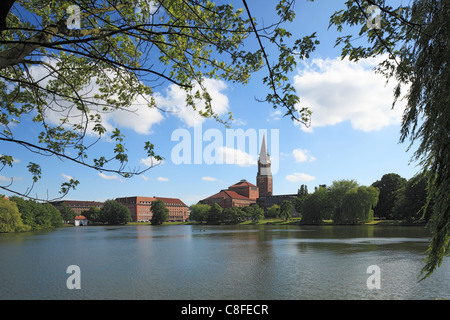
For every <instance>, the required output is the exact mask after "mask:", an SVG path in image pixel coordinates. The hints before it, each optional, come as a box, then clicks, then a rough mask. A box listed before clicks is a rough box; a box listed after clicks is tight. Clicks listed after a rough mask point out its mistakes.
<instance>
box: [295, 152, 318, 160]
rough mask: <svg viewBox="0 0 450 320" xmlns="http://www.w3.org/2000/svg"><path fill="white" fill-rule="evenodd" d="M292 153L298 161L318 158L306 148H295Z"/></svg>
mask: <svg viewBox="0 0 450 320" xmlns="http://www.w3.org/2000/svg"><path fill="white" fill-rule="evenodd" d="M292 155H293V156H294V159H295V161H296V162H306V161H307V162H312V161H314V160H316V158H315V157H313V156H312V155H310V154H309V151H308V150H306V149H305V150H302V149H294V151H292Z"/></svg>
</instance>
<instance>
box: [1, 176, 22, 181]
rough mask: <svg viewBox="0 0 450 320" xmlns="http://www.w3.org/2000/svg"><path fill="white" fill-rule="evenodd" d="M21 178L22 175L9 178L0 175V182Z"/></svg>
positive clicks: (19, 179)
mask: <svg viewBox="0 0 450 320" xmlns="http://www.w3.org/2000/svg"><path fill="white" fill-rule="evenodd" d="M21 180H23V178H22V177H10V178H8V177H5V176H1V175H0V181H2V182H11V181H21Z"/></svg>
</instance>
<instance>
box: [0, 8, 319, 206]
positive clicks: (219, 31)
mask: <svg viewBox="0 0 450 320" xmlns="http://www.w3.org/2000/svg"><path fill="white" fill-rule="evenodd" d="M293 2H294V1H293V0H290V1H286V0H280V1H279V2H277V3H274V8H273V10H274V12H276V14H277V23H275V24H272V25H270V26H267V27H264V26H263V27H258V26H257V25H256V21H255V19H254V18H253V17H252V14H251V7H250V6H248V5H247V3H246V1H245V0H244V1H242V3H241V4H242V7H241V8H236V7H234V6H233V5H232V4H221V5H216V4H215V3H214V2H211V1H206V0H201V1H197V0H195V1H194V0H186V1H178V0H164V1H163V0H153V1H146V0H140V1H138V0H97V1H90V0H62V1H52V0H44V1H42V0H39V1H37V0H33V1H24V0H5V1H2V3H1V9H2V10H0V11H1V15H0V94H1V97H2V101H1V113H0V126H1V128H0V129H1V131H0V143H1V144H2V145H17V146H21V147H23V148H26V149H28V150H29V151H31V152H34V153H37V154H39V155H44V156H55V157H58V158H60V159H63V160H69V161H72V162H75V163H77V164H79V165H82V166H87V167H89V168H92V169H93V170H98V171H101V172H114V173H117V174H119V175H121V176H122V177H126V178H127V177H131V176H133V175H135V174H139V173H143V172H145V171H146V170H148V169H149V168H150V167H151V166H150V167H147V168H144V169H139V168H138V169H131V168H129V167H128V166H127V163H128V160H129V159H128V154H127V147H126V139H125V137H124V135H123V133H122V132H121V131H120V128H110V127H108V126H107V125H105V123H104V122H103V121H102V120H103V118H104V116H105V114H108V113H111V112H116V111H118V110H125V111H129V112H133V111H134V109H133V107H132V106H133V103H135V102H136V101H137V100H139V102H140V103H141V104H145V105H147V106H148V108H160V107H159V106H158V105H157V103H156V100H155V98H154V94H155V92H154V87H159V86H161V85H162V84H167V83H168V84H174V85H176V86H178V87H179V88H182V89H184V90H185V91H186V94H187V95H186V97H187V98H186V107H188V108H193V109H194V110H196V111H197V112H198V113H199V114H200V115H201V116H204V117H210V118H215V119H216V120H218V121H220V122H223V123H225V124H227V123H228V120H229V119H221V118H219V117H218V116H217V114H215V112H214V111H213V109H212V107H211V96H210V94H209V93H208V90H207V89H206V86H205V81H206V80H207V79H222V80H225V81H229V82H235V83H240V84H246V83H247V82H248V81H249V79H250V77H251V75H252V73H255V72H264V74H265V76H264V77H263V82H264V84H265V85H266V86H267V95H266V97H265V98H262V99H261V100H263V101H266V102H268V103H269V104H271V105H273V107H274V108H282V109H284V112H285V114H286V115H288V116H290V117H291V118H292V119H296V120H298V121H301V122H307V121H308V118H309V112H308V111H307V110H306V109H302V110H297V109H296V107H295V105H296V103H297V102H298V97H297V95H296V94H295V90H294V88H293V87H292V86H291V84H290V81H289V79H288V77H287V75H286V74H287V73H288V72H289V71H292V70H293V69H294V68H295V66H296V61H297V60H296V59H295V57H296V56H299V57H300V58H302V57H305V56H307V55H308V53H309V52H310V51H311V50H313V48H314V45H315V42H314V41H313V39H314V37H315V35H311V38H310V37H305V38H302V39H298V40H297V41H295V44H294V46H293V47H291V48H288V47H287V46H286V44H285V43H284V40H285V39H287V38H289V37H291V36H292V34H291V33H290V32H288V31H287V30H286V29H284V28H283V24H284V23H286V22H290V21H292V20H293V19H294V17H295V14H294V11H293ZM262 32H264V37H262V36H260V33H262ZM248 41H251V42H252V43H253V44H254V43H255V41H256V43H257V45H256V46H255V45H250V46H245V43H246V42H248ZM267 46H274V47H275V48H276V50H277V51H278V53H279V57H278V59H275V60H274V62H273V63H269V61H268V59H267V56H266V53H265V47H267ZM26 116H30V117H31V118H32V120H33V122H34V123H35V124H37V125H40V127H41V131H40V133H39V134H38V135H37V138H36V139H35V140H26V139H23V138H22V136H21V135H20V132H19V131H18V129H19V128H20V124H21V122H22V119H23V118H24V117H26ZM230 117H231V115H230ZM103 136H108V137H109V138H110V139H111V140H112V141H113V142H114V144H113V145H114V147H113V148H112V150H111V153H110V154H102V155H97V154H95V153H94V152H93V151H92V146H93V145H95V142H96V140H95V139H94V138H92V137H97V138H98V139H99V138H100V137H103ZM88 137H89V138H91V139H88ZM87 141H89V142H87ZM142 148H143V150H144V151H145V152H146V153H147V155H148V156H149V157H153V158H154V159H155V160H161V159H162V157H161V156H160V155H159V154H158V153H157V152H156V151H155V150H156V149H155V146H154V145H153V143H152V142H151V141H147V142H145V143H144V145H142ZM2 149H3V148H2ZM13 159H14V154H0V165H3V167H5V166H11V167H12V166H13V165H14V161H13ZM38 159H39V158H38ZM0 168H1V167H0ZM28 170H29V172H30V174H31V178H30V181H31V184H32V185H31V187H30V188H28V190H26V191H19V190H15V189H14V186H13V181H12V182H11V183H10V184H7V185H1V186H0V187H1V188H2V189H4V190H6V191H9V192H13V193H19V194H21V195H24V196H28V197H30V192H31V189H32V186H33V184H34V183H36V182H37V181H38V180H39V179H40V178H41V176H42V170H41V165H40V163H39V161H38V160H36V161H30V162H29V164H28ZM78 184H79V181H78V180H77V179H76V178H72V179H70V180H69V181H67V182H64V183H63V184H62V185H61V190H60V193H61V195H62V196H63V195H65V194H67V193H68V192H69V191H70V190H71V189H74V188H75V187H76V186H77V185H78Z"/></svg>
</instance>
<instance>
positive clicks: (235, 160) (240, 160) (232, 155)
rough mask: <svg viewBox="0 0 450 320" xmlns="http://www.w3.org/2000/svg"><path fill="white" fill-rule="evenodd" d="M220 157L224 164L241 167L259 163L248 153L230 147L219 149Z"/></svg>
mask: <svg viewBox="0 0 450 320" xmlns="http://www.w3.org/2000/svg"><path fill="white" fill-rule="evenodd" d="M217 152H218V155H219V157H220V159H222V161H223V162H222V163H225V164H236V165H238V166H241V167H249V166H253V165H256V164H257V161H256V160H255V159H254V158H253V157H252V156H251V155H250V154H248V153H247V152H244V151H242V150H239V149H232V148H228V147H219V148H217Z"/></svg>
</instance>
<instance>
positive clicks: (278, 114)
mask: <svg viewBox="0 0 450 320" xmlns="http://www.w3.org/2000/svg"><path fill="white" fill-rule="evenodd" d="M282 116H283V113H282V112H281V110H275V111H274V112H272V113H271V114H270V118H268V119H267V121H273V120H281V117H282Z"/></svg>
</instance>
